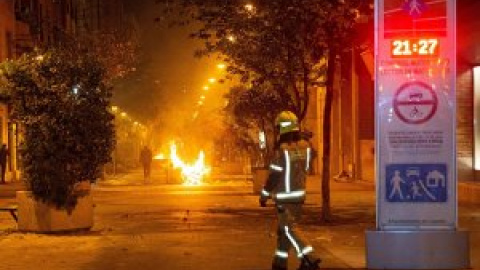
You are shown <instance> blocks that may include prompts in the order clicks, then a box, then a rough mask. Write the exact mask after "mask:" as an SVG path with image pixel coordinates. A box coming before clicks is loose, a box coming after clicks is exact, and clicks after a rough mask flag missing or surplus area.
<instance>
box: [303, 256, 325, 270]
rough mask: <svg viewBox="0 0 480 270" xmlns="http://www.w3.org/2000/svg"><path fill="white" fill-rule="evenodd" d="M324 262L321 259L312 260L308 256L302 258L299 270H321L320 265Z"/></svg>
mask: <svg viewBox="0 0 480 270" xmlns="http://www.w3.org/2000/svg"><path fill="white" fill-rule="evenodd" d="M321 262H322V260H320V259H311V258H309V257H307V256H305V257H303V258H302V262H301V263H300V267H299V268H298V270H318V269H320V266H319V264H320V263H321Z"/></svg>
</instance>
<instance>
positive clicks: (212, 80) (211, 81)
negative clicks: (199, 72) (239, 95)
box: [208, 78, 217, 83]
mask: <svg viewBox="0 0 480 270" xmlns="http://www.w3.org/2000/svg"><path fill="white" fill-rule="evenodd" d="M216 81H217V79H215V78H210V79H208V82H209V83H215V82H216Z"/></svg>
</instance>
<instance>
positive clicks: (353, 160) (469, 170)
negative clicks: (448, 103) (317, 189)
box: [332, 0, 480, 183]
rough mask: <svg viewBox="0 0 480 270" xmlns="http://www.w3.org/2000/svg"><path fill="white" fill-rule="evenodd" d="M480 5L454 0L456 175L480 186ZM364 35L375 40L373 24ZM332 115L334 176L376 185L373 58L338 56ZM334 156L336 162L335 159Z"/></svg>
mask: <svg viewBox="0 0 480 270" xmlns="http://www.w3.org/2000/svg"><path fill="white" fill-rule="evenodd" d="M479 8H480V1H475V0H462V1H457V88H456V93H457V94H456V98H457V117H456V118H457V129H456V136H457V144H456V153H454V154H456V156H457V171H458V181H459V182H460V183H472V182H479V183H480V174H479V173H478V172H479V171H480V30H478V29H480V20H479V19H478V18H476V16H477V10H478V9H479ZM361 27H362V28H363V29H360V30H359V31H363V33H362V35H363V36H364V37H365V38H366V41H367V43H368V42H369V41H368V39H371V38H373V23H372V22H369V23H367V24H365V25H363V26H361ZM341 65H342V67H341V68H340V70H341V72H339V74H338V75H339V76H340V77H341V78H340V83H339V85H338V86H337V88H336V89H340V91H336V93H335V100H334V108H333V110H334V113H333V116H332V117H333V121H332V122H333V131H332V133H333V136H332V138H333V141H332V151H333V152H332V157H333V158H332V175H341V174H342V172H346V173H347V174H348V176H350V177H352V178H355V179H361V180H365V181H375V144H374V140H375V138H374V130H375V126H374V121H375V115H374V108H375V89H374V81H373V80H374V78H373V65H374V61H373V53H372V51H371V50H368V49H367V50H362V51H356V52H354V53H352V52H349V53H346V54H345V55H342V61H341ZM337 157H338V158H337Z"/></svg>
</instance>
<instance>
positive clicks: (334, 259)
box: [0, 172, 480, 270]
mask: <svg viewBox="0 0 480 270" xmlns="http://www.w3.org/2000/svg"><path fill="white" fill-rule="evenodd" d="M164 180H165V179H162V178H160V177H155V176H154V177H153V179H152V182H151V183H150V184H144V182H143V179H142V176H141V174H140V173H139V172H136V173H132V174H128V175H125V176H123V177H119V178H113V179H109V180H107V181H104V182H101V183H98V184H97V185H95V186H94V187H93V194H94V200H95V204H96V208H95V226H94V228H93V229H92V230H91V231H90V232H83V233H72V234H61V235H41V234H23V233H18V232H16V229H15V223H14V222H13V220H12V219H11V218H10V217H9V216H8V214H6V213H0V269H2V270H3V269H69V270H80V269H85V270H87V269H88V270H96V269H122V270H123V269H125V270H127V269H128V270H130V269H142V270H149V269H152V270H153V269H156V270H158V269H165V270H180V269H195V270H207V269H208V270H212V269H222V270H223V269H229V270H230V269H231V270H267V269H270V262H271V256H272V254H273V251H274V248H275V237H274V233H275V221H274V210H273V208H271V207H270V208H260V207H258V198H257V196H255V195H253V194H252V187H251V183H250V182H248V181H245V180H242V179H237V180H231V181H225V180H223V181H215V182H211V183H208V184H206V185H204V186H200V187H186V186H181V185H172V184H170V185H166V184H165V181H164ZM310 190H313V192H310V193H309V195H308V200H307V204H306V206H305V215H304V217H305V218H304V220H303V221H302V223H301V228H302V229H303V231H304V236H305V237H306V238H307V239H309V240H310V242H311V243H312V244H313V246H314V247H315V248H316V251H317V254H318V255H319V256H321V257H322V259H323V261H324V263H323V264H322V266H323V269H363V268H364V267H365V251H364V245H365V240H364V232H365V230H367V229H374V227H375V202H374V189H373V186H371V185H366V184H351V183H334V184H333V185H332V190H333V191H332V206H333V213H334V219H333V221H332V222H331V223H328V224H324V223H321V222H320V219H319V216H320V211H321V208H320V194H319V193H318V192H315V188H310ZM0 200H1V199H0ZM461 209H462V212H461V218H460V221H461V225H463V226H464V227H466V228H468V229H469V230H471V231H472V243H473V244H472V246H473V250H472V261H473V266H474V269H475V268H477V269H480V262H479V261H478V259H477V258H479V257H480V256H473V255H475V254H478V255H480V252H479V246H478V243H479V242H480V237H479V231H480V210H479V209H478V207H476V206H463V207H462V208H461ZM291 258H292V259H291V260H290V265H289V269H296V267H297V262H296V261H295V256H293V254H292V256H291Z"/></svg>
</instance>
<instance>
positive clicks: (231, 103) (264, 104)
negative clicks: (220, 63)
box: [225, 83, 286, 166]
mask: <svg viewBox="0 0 480 270" xmlns="http://www.w3.org/2000/svg"><path fill="white" fill-rule="evenodd" d="M227 100H228V105H227V107H226V108H225V110H226V112H227V115H229V116H231V119H230V121H229V123H230V129H235V130H236V131H237V132H238V133H239V135H241V136H239V139H240V141H241V142H240V143H239V144H240V145H245V146H246V149H255V150H257V151H256V152H258V149H259V147H258V139H257V138H258V132H259V131H262V132H264V134H265V135H266V136H265V137H266V145H265V147H266V148H265V150H264V153H263V154H264V160H262V163H263V165H264V166H266V165H268V163H269V161H270V159H271V158H272V155H273V148H274V141H275V138H276V137H277V132H276V129H275V117H276V116H277V114H278V113H279V112H280V111H281V110H282V108H285V106H286V105H285V101H284V100H282V98H281V97H280V95H279V93H278V91H275V89H273V88H272V86H270V85H267V84H266V83H264V84H261V85H254V86H252V88H250V89H248V88H246V87H243V86H236V87H232V88H231V89H230V93H228V94H227Z"/></svg>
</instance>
